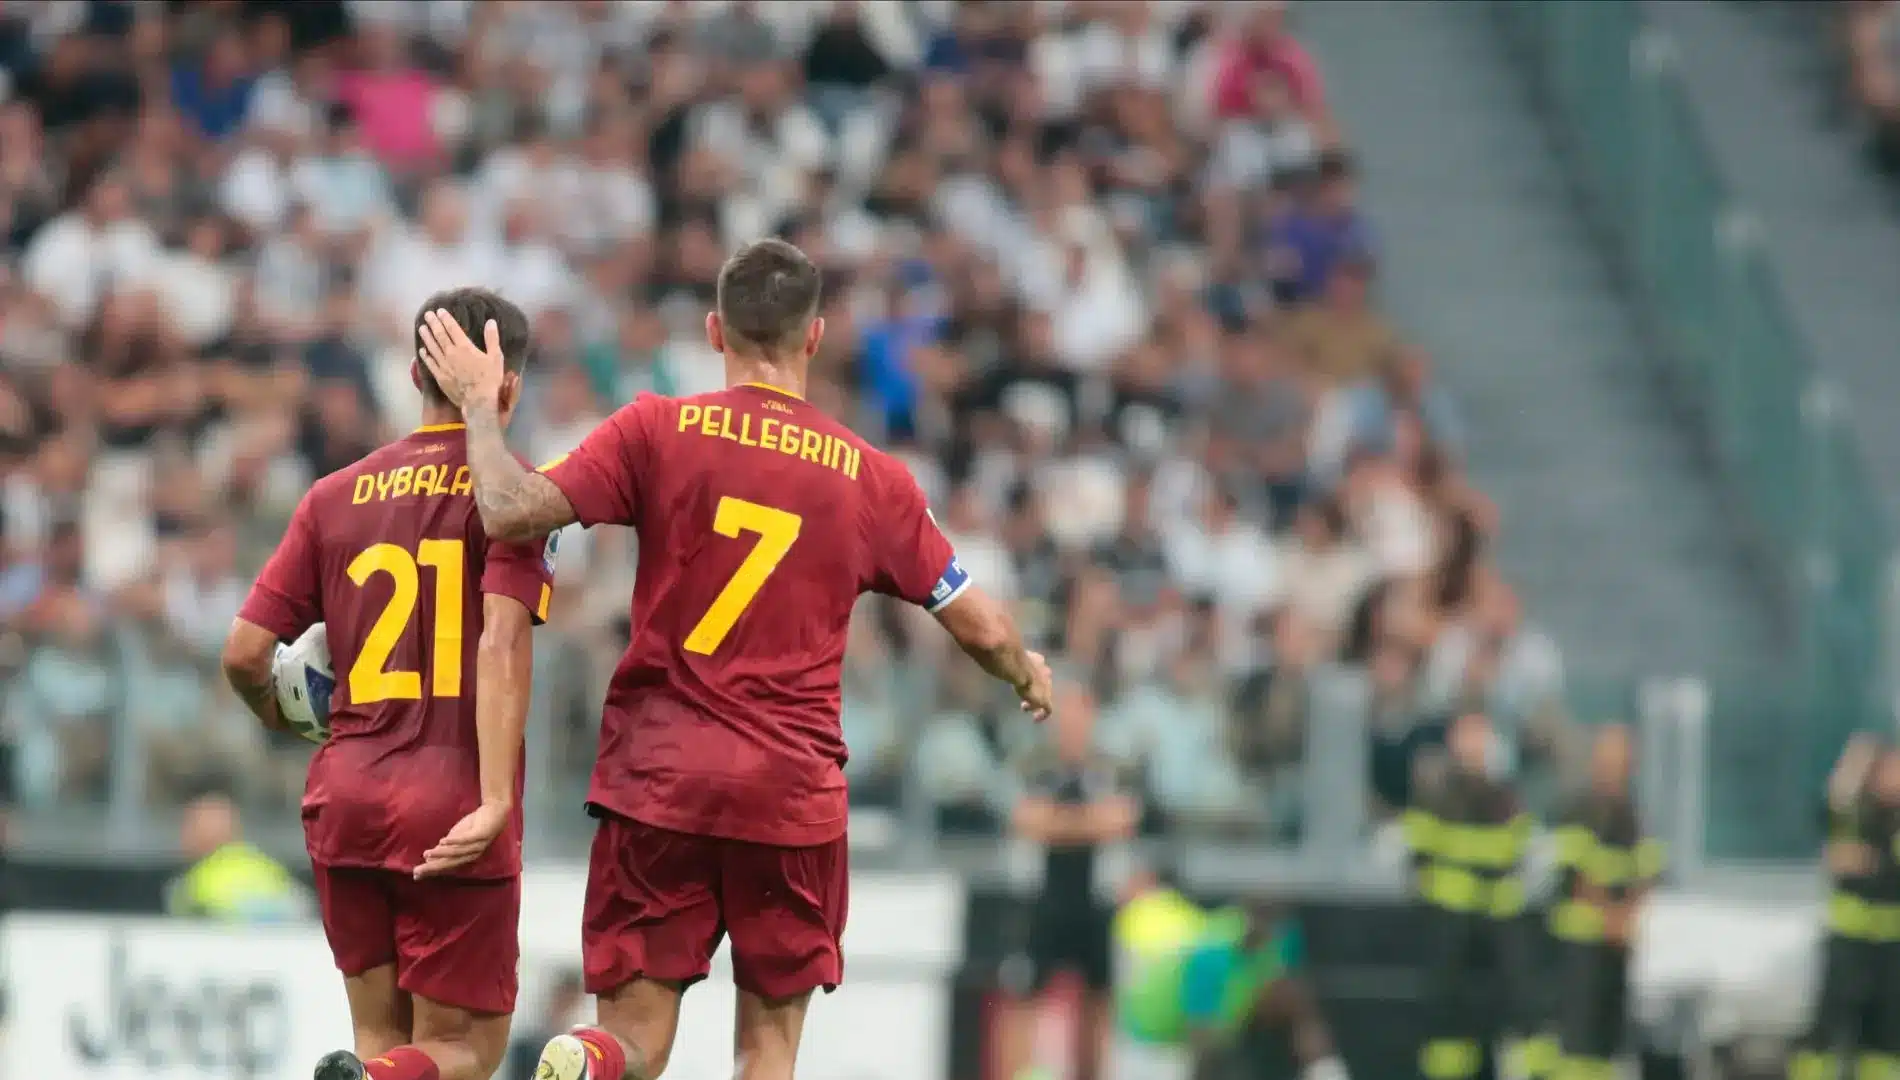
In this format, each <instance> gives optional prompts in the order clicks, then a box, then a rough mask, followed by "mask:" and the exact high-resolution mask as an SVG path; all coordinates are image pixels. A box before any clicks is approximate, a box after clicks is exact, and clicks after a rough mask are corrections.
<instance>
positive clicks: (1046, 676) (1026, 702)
mask: <svg viewBox="0 0 1900 1080" xmlns="http://www.w3.org/2000/svg"><path fill="white" fill-rule="evenodd" d="M1016 694H1017V696H1018V697H1020V698H1022V699H1023V711H1024V712H1026V713H1028V714H1029V715H1031V716H1033V717H1035V718H1036V719H1037V720H1038V721H1042V720H1047V719H1048V718H1049V713H1050V712H1051V711H1052V710H1053V709H1054V708H1055V704H1054V703H1055V676H1053V675H1051V674H1050V672H1049V661H1047V660H1045V659H1043V656H1042V654H1041V653H1039V652H1035V651H1033V650H1032V651H1031V652H1030V653H1029V682H1028V683H1026V684H1025V685H1022V686H1019V687H1017V688H1016Z"/></svg>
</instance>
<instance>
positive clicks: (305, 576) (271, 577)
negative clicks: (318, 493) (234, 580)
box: [238, 495, 323, 641]
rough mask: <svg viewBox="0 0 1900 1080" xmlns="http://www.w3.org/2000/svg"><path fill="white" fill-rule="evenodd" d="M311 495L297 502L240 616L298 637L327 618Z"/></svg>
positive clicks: (282, 637)
mask: <svg viewBox="0 0 1900 1080" xmlns="http://www.w3.org/2000/svg"><path fill="white" fill-rule="evenodd" d="M319 556H320V551H319V549H318V544H317V534H316V528H315V526H314V524H313V522H312V513H311V509H310V496H308V495H306V496H304V500H303V501H302V502H300V503H298V504H297V510H296V512H295V513H293V514H291V516H290V524H289V526H288V527H286V528H285V530H284V538H283V539H282V540H280V541H278V543H277V550H276V551H274V552H272V553H271V557H270V561H268V562H266V563H265V564H264V569H263V571H262V572H261V573H259V574H258V575H257V581H256V583H255V584H253V585H252V586H251V593H250V595H249V596H247V597H245V598H244V606H243V607H242V608H239V609H238V618H240V619H243V620H244V621H245V622H248V623H250V624H252V625H254V626H261V627H263V628H264V629H266V630H269V631H270V632H271V633H273V634H276V635H277V637H278V638H279V639H280V640H283V641H294V640H296V638H297V637H298V636H300V635H301V634H302V633H303V632H304V631H305V630H308V629H310V627H312V626H314V625H316V624H317V623H320V622H322V621H323V581H322V571H321V567H320V566H319V563H318V559H319Z"/></svg>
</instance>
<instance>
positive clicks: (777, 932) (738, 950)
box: [581, 814, 850, 998]
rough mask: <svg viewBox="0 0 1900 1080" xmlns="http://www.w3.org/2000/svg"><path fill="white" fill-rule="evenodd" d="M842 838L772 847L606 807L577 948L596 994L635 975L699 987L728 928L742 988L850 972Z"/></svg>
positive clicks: (784, 987) (782, 985) (784, 986)
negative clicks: (666, 825)
mask: <svg viewBox="0 0 1900 1080" xmlns="http://www.w3.org/2000/svg"><path fill="white" fill-rule="evenodd" d="M849 874H850V866H849V858H848V853H847V848H846V841H845V838H844V837H842V836H840V837H839V838H837V839H836V840H833V841H830V842H829V843H824V844H818V845H815V846H813V847H773V846H771V845H769V844H752V843H747V842H745V841H743V840H728V839H724V838H722V837H716V836H693V835H690V834H687V833H677V832H672V831H671V830H668V829H661V828H656V827H654V826H651V825H645V824H642V823H641V822H638V821H633V820H631V819H628V818H623V817H619V816H616V815H614V814H603V815H602V817H601V819H600V827H599V828H598V830H596V831H595V833H594V849H593V853H592V855H591V856H590V858H589V860H588V867H587V905H586V911H585V913H584V914H583V915H582V916H581V957H582V967H583V968H584V971H585V974H586V981H587V990H588V992H589V993H595V994H600V993H605V992H607V991H609V990H612V989H614V988H615V987H618V986H620V985H622V984H624V983H626V982H628V981H629V980H631V979H633V978H634V977H636V976H641V977H645V978H648V979H656V980H660V981H665V982H679V983H684V984H689V985H690V984H691V983H695V982H698V981H699V980H701V979H703V978H705V977H706V974H707V972H709V971H711V970H712V957H713V953H714V952H715V951H716V950H717V949H718V948H719V940H720V938H721V937H723V936H725V935H728V934H730V935H731V936H732V977H733V982H734V983H735V984H737V985H738V987H739V989H741V990H746V991H749V992H751V993H754V994H757V995H759V996H760V997H765V998H787V997H793V996H796V995H798V994H802V993H805V992H807V991H809V990H813V989H816V988H818V987H823V988H825V989H826V990H831V989H833V988H834V987H836V986H837V985H838V983H839V981H840V980H841V979H843V978H844V953H843V951H842V950H841V949H840V947H839V942H840V939H841V938H842V937H843V935H844V919H845V907H846V901H847V899H848V898H849V896H850V876H849Z"/></svg>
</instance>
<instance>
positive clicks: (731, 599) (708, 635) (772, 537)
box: [686, 495, 805, 656]
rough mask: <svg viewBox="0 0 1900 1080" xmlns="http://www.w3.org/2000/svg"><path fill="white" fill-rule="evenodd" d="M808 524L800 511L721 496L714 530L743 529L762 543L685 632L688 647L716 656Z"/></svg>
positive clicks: (732, 533) (735, 531)
mask: <svg viewBox="0 0 1900 1080" xmlns="http://www.w3.org/2000/svg"><path fill="white" fill-rule="evenodd" d="M804 523H805V522H804V519H802V518H800V517H799V516H798V515H797V514H791V513H787V512H785V511H784V510H779V509H775V508H773V507H770V506H760V505H759V504H758V503H755V502H747V501H745V500H744V499H735V498H733V497H732V496H730V495H727V496H724V497H722V498H721V499H720V500H719V507H718V509H716V510H714V511H713V531H714V532H716V533H718V534H719V535H721V536H730V537H733V538H735V539H736V538H737V537H738V535H739V534H740V533H742V532H749V533H758V534H759V542H758V543H756V544H754V545H752V550H751V551H750V552H748V553H747V554H746V557H745V561H744V562H742V563H740V564H739V569H737V570H735V571H734V572H733V574H732V579H731V580H729V581H727V582H726V587H725V588H723V589H721V590H719V595H718V596H716V597H714V598H713V602H712V606H711V607H709V608H707V609H706V614H704V615H702V616H700V617H699V622H698V624H696V625H695V626H694V627H693V632H692V633H690V634H688V635H686V651H687V652H694V653H698V654H700V655H701V656H711V655H712V653H713V650H715V649H717V648H719V643H720V642H722V641H724V640H726V635H727V634H730V633H731V632H732V624H734V623H736V622H738V621H739V616H740V615H743V614H744V613H745V609H746V608H748V607H750V606H751V604H752V598H753V597H755V596H757V595H759V589H760V588H761V587H762V586H764V584H765V579H766V578H769V577H771V576H772V571H774V570H776V569H778V564H779V561H780V560H781V559H783V558H785V553H786V552H788V551H790V550H792V543H793V542H794V541H796V540H797V539H798V530H799V528H800V527H802V526H803V525H804Z"/></svg>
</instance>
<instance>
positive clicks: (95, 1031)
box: [0, 868, 964, 1080]
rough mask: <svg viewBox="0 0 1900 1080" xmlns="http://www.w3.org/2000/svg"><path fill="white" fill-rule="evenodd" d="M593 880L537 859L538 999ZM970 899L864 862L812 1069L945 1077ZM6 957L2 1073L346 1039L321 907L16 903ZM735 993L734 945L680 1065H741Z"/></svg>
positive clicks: (814, 1042)
mask: <svg viewBox="0 0 1900 1080" xmlns="http://www.w3.org/2000/svg"><path fill="white" fill-rule="evenodd" d="M585 881H586V874H585V871H584V869H581V868H573V869H553V870H531V871H530V872H529V873H528V874H527V875H526V876H525V877H524V880H523V891H522V909H521V937H522V942H521V944H522V962H521V969H522V970H521V974H522V991H523V1001H522V1005H523V1009H524V1011H523V1015H524V1016H526V1015H529V1014H528V1012H527V1010H528V1009H530V1008H532V1002H533V999H534V997H535V996H536V995H537V994H541V993H545V989H546V987H547V985H548V984H549V983H550V982H552V981H553V980H554V979H555V978H556V977H557V975H558V974H559V973H560V972H562V971H565V970H570V969H576V968H578V967H579V964H580V910H581V893H582V889H583V887H584V885H585ZM963 910H964V903H963V890H962V888H961V887H960V886H959V885H958V884H957V883H956V882H955V881H954V880H952V879H949V878H946V877H939V876H931V875H924V876H907V875H881V874H857V875H853V877H852V882H851V917H850V920H849V923H848V928H847V930H846V932H845V958H846V959H845V980H846V981H845V985H844V986H842V987H840V988H839V990H838V991H837V992H836V993H834V994H830V995H827V996H821V997H820V998H819V999H818V1000H816V1001H814V1002H813V1004H812V1008H811V1013H810V1017H809V1020H808V1022H807V1025H806V1032H805V1038H804V1041H803V1043H802V1045H801V1047H800V1053H799V1075H800V1076H801V1077H803V1078H805V1080H943V1075H944V1070H945V1066H946V1064H947V1060H948V1059H947V1054H948V1031H949V1022H950V979H951V978H952V976H953V975H954V973H955V970H956V965H957V964H958V963H960V961H961V959H962V953H963ZM0 957H4V968H5V972H6V985H7V987H8V990H9V998H10V1006H11V1007H10V1015H9V1023H8V1027H9V1029H10V1036H11V1037H10V1038H8V1039H7V1045H6V1047H5V1050H4V1057H0V1063H4V1067H3V1068H0V1076H4V1077H21V1078H24V1077H31V1076H57V1077H61V1078H62V1080H305V1078H307V1077H308V1076H309V1075H310V1068H311V1066H312V1065H313V1064H315V1062H316V1060H317V1058H318V1057H320V1056H321V1055H323V1054H324V1053H327V1052H328V1051H330V1050H334V1049H336V1048H338V1047H341V1046H347V1045H349V1040H350V1022H349V1010H348V1006H347V1004H346V1003H345V1001H344V997H343V983H342V980H341V978H339V977H338V975H337V973H336V970H335V968H334V966H333V965H332V963H331V959H330V951H329V947H328V945H327V944H326V943H325V941H324V938H323V932H322V930H321V929H320V928H318V927H317V926H315V925H308V926H288V927H278V928H268V929H262V928H260V929H229V928H222V927H214V926H208V925H205V924H201V923H192V922H174V921H169V920H164V919H146V918H104V917H90V916H54V915H47V916H39V915H18V916H11V917H8V918H7V919H6V920H5V921H4V923H0ZM733 994H734V991H733V988H732V983H731V965H730V963H729V962H728V959H727V957H726V955H725V951H724V950H723V949H722V950H721V954H720V956H719V957H718V958H717V959H716V960H715V962H714V966H713V974H712V977H711V978H710V979H708V980H707V981H706V982H705V983H702V984H700V985H699V986H697V987H694V988H693V990H692V991H691V992H689V993H688V994H687V995H686V1002H685V1006H684V1008H683V1009H682V1015H681V1018H680V1029H679V1036H678V1039H677V1040H676V1042H675V1044H674V1049H673V1056H672V1061H671V1063H670V1064H669V1065H668V1067H667V1072H666V1075H667V1076H668V1077H669V1078H677V1080H727V1078H729V1077H731V1076H732V1002H733ZM508 1080H514V1078H508Z"/></svg>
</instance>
